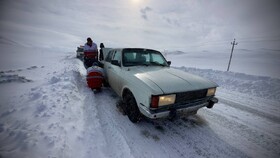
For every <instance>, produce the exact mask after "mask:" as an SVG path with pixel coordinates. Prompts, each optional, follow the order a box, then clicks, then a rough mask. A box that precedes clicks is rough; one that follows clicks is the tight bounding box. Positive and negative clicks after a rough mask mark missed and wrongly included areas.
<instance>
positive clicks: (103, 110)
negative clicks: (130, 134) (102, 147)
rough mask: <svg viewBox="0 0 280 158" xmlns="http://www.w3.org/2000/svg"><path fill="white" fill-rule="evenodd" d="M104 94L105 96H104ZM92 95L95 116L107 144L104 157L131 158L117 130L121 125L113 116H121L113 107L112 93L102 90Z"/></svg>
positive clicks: (127, 147) (124, 141)
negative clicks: (98, 120) (95, 111)
mask: <svg viewBox="0 0 280 158" xmlns="http://www.w3.org/2000/svg"><path fill="white" fill-rule="evenodd" d="M104 93H105V94H104ZM92 95H94V102H95V106H96V109H97V111H98V113H97V115H98V118H99V119H100V124H101V128H102V131H103V133H104V134H105V136H106V137H105V138H106V142H107V151H106V155H107V156H108V157H114V158H124V157H129V158H133V157H134V156H133V154H132V153H131V150H130V147H129V145H128V144H127V142H126V140H125V138H124V137H123V134H122V132H121V131H120V130H119V129H120V128H121V126H122V124H118V123H116V121H117V122H118V121H120V120H116V121H115V118H114V115H116V114H117V115H121V114H120V113H118V112H117V108H116V106H115V104H116V99H115V98H113V97H112V95H113V94H112V92H109V91H108V90H107V89H105V88H103V91H102V92H101V93H100V94H99V93H96V94H93V93H92Z"/></svg>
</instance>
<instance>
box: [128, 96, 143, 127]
mask: <svg viewBox="0 0 280 158" xmlns="http://www.w3.org/2000/svg"><path fill="white" fill-rule="evenodd" d="M124 102H125V104H126V110H125V111H126V114H127V116H128V118H129V120H130V121H131V122H133V123H136V122H138V121H139V120H140V118H141V114H140V111H139V109H138V106H137V103H136V101H135V98H134V96H133V94H132V93H131V92H128V93H127V94H126V95H125V96H124Z"/></svg>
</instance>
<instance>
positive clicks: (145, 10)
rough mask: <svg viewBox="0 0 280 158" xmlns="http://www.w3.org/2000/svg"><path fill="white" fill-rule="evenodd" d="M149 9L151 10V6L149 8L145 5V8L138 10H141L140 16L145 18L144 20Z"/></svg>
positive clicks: (146, 18)
mask: <svg viewBox="0 0 280 158" xmlns="http://www.w3.org/2000/svg"><path fill="white" fill-rule="evenodd" d="M150 11H152V8H150V7H145V8H143V9H141V10H140V12H141V17H142V18H143V19H145V20H148V16H147V12H150Z"/></svg>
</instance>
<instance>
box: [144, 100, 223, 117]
mask: <svg viewBox="0 0 280 158" xmlns="http://www.w3.org/2000/svg"><path fill="white" fill-rule="evenodd" d="M215 103H218V99H217V98H215V97H212V98H209V99H207V100H200V101H197V102H192V103H187V104H183V105H176V106H170V107H169V108H165V109H158V110H154V109H149V108H146V107H145V106H142V108H140V111H141V113H142V114H143V115H144V116H146V117H148V118H150V119H158V118H167V117H169V118H172V117H175V116H178V115H184V116H186V115H192V114H195V113H196V112H197V110H198V109H200V108H202V107H207V108H212V107H213V105H214V104H215Z"/></svg>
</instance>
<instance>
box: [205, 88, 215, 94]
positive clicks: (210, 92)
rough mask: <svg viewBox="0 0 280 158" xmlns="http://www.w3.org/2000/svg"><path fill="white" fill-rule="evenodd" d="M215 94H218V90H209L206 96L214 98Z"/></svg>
mask: <svg viewBox="0 0 280 158" xmlns="http://www.w3.org/2000/svg"><path fill="white" fill-rule="evenodd" d="M215 92H216V88H209V89H208V91H207V95H206V96H213V95H215Z"/></svg>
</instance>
